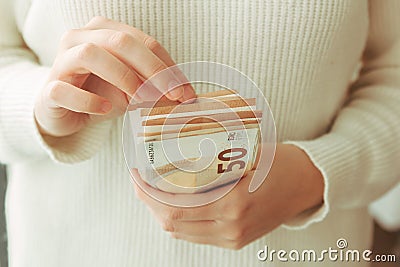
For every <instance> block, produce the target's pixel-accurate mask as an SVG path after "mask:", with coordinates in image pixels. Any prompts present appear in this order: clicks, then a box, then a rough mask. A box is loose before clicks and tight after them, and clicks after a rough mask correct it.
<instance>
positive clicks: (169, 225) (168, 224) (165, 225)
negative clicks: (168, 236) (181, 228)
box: [161, 220, 175, 233]
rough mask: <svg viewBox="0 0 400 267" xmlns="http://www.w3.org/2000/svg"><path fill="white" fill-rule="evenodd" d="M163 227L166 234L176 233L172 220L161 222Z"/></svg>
mask: <svg viewBox="0 0 400 267" xmlns="http://www.w3.org/2000/svg"><path fill="white" fill-rule="evenodd" d="M161 227H162V229H163V230H164V231H166V232H171V233H173V232H174V231H175V228H174V224H173V223H172V221H171V220H163V221H162V222H161Z"/></svg>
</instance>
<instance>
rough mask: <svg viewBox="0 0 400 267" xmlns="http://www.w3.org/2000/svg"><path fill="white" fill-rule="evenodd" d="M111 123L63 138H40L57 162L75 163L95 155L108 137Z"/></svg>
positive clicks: (91, 127) (95, 126) (87, 128)
mask: <svg viewBox="0 0 400 267" xmlns="http://www.w3.org/2000/svg"><path fill="white" fill-rule="evenodd" d="M111 125H112V121H111V120H108V121H104V122H101V123H96V124H93V125H91V126H87V127H85V128H84V129H82V130H81V131H79V132H77V133H75V134H72V135H69V136H64V137H52V136H46V135H44V136H41V135H40V133H39V131H38V130H37V134H38V135H39V138H40V139H41V143H42V144H43V147H44V148H45V150H46V151H47V152H48V154H49V156H50V157H51V158H52V159H53V160H54V161H57V162H62V163H76V162H80V161H84V160H87V159H89V158H91V157H92V156H93V155H94V154H96V153H97V152H98V151H99V149H100V148H101V147H102V146H103V145H104V143H105V141H106V140H107V138H108V137H109V134H110V130H111Z"/></svg>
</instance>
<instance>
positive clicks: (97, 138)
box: [0, 63, 112, 163]
mask: <svg viewBox="0 0 400 267" xmlns="http://www.w3.org/2000/svg"><path fill="white" fill-rule="evenodd" d="M21 68H24V69H22V70H21V73H23V74H22V77H21V75H20V77H21V78H20V79H18V80H16V79H15V78H13V79H8V80H6V81H4V80H3V82H4V83H3V84H2V87H3V88H4V89H3V90H4V91H3V92H2V95H3V96H5V97H4V98H0V122H1V125H0V127H1V129H2V131H1V132H0V135H1V136H0V140H2V141H1V142H0V149H1V150H2V151H1V152H2V154H4V155H7V158H6V160H7V161H9V162H11V161H19V160H30V159H37V158H41V157H46V156H49V157H50V158H52V159H53V160H54V161H56V162H63V163H74V162H79V161H83V160H86V159H89V158H90V157H92V156H93V155H94V154H95V153H97V152H98V151H99V149H100V148H101V147H102V146H103V144H104V141H105V140H106V139H107V138H108V136H109V133H110V129H111V124H112V121H110V120H109V121H105V122H102V123H97V124H93V125H90V126H87V127H85V128H84V129H83V130H81V131H80V132H78V133H76V134H73V135H70V136H66V137H50V136H42V135H41V134H40V133H39V130H38V127H37V124H36V120H35V117H34V106H35V100H36V98H37V96H38V94H39V93H40V90H41V88H43V86H44V85H45V82H46V80H47V77H48V73H49V68H47V67H43V66H37V65H34V67H32V64H30V63H27V64H25V65H23V66H22V67H21ZM9 76H10V77H15V76H16V74H15V75H9Z"/></svg>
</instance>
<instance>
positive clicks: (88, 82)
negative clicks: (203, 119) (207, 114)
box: [34, 17, 195, 136]
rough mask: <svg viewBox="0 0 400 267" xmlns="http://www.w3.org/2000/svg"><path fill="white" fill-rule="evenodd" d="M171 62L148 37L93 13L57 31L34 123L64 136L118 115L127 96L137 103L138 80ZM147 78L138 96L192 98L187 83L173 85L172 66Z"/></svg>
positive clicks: (176, 78)
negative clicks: (59, 33)
mask: <svg viewBox="0 0 400 267" xmlns="http://www.w3.org/2000/svg"><path fill="white" fill-rule="evenodd" d="M172 65H175V63H174V61H173V60H172V59H171V57H170V56H169V54H168V52H167V51H166V50H165V49H164V48H163V47H162V46H161V45H160V44H159V43H158V42H157V41H156V40H154V39H153V38H152V37H150V36H148V35H147V34H145V33H143V32H141V31H140V30H138V29H136V28H133V27H130V26H128V25H125V24H121V23H118V22H115V21H111V20H108V19H104V18H101V17H96V18H94V19H92V20H91V21H90V22H89V23H88V24H87V25H86V26H85V27H83V28H81V29H77V30H70V31H68V32H67V33H66V34H65V35H64V36H63V38H62V40H61V44H60V48H59V52H58V55H57V57H56V59H55V61H54V64H53V66H52V68H51V71H50V75H49V79H48V82H47V84H46V86H45V87H44V89H43V90H42V91H41V93H40V95H39V97H38V98H37V101H36V104H35V110H34V114H35V119H36V122H37V124H38V128H39V130H40V132H41V133H42V134H47V135H52V136H66V135H70V134H73V133H76V132H78V131H79V130H81V129H82V128H83V127H85V126H86V125H87V124H89V123H94V122H99V121H103V120H107V119H110V118H113V117H117V116H120V115H122V114H123V113H124V112H125V109H126V106H127V105H128V103H129V100H130V99H131V97H133V98H134V99H135V100H136V101H138V102H141V100H142V98H143V94H142V95H139V94H137V93H136V90H137V89H138V88H139V87H140V85H141V84H142V82H143V81H144V80H146V79H148V78H150V77H151V76H153V75H154V74H156V73H158V72H160V71H163V70H165V69H167V68H168V67H169V66H172ZM151 81H152V85H153V86H154V88H153V91H152V90H150V89H151V88H150V89H149V91H151V92H144V93H145V96H144V97H148V96H149V95H150V96H154V99H152V100H155V99H157V98H158V97H159V96H160V95H161V96H162V95H163V94H166V97H168V98H169V99H172V100H179V101H182V102H183V101H186V100H188V99H191V98H194V97H195V94H194V90H193V88H192V87H191V86H190V85H185V86H179V87H176V85H177V84H179V83H182V82H185V81H186V80H185V79H184V77H183V74H182V73H178V72H177V71H176V70H174V71H170V70H167V71H164V72H162V75H158V76H156V78H153V79H152V80H151ZM172 88H175V89H174V90H169V89H172ZM146 89H147V88H146ZM167 90H169V91H168V92H167ZM141 93H143V92H141ZM157 93H158V95H157Z"/></svg>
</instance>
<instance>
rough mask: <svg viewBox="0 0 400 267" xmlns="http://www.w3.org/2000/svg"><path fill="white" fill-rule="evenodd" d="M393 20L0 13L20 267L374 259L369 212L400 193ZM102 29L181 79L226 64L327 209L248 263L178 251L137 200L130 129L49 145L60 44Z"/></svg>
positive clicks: (228, 12)
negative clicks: (143, 42) (310, 166)
mask: <svg viewBox="0 0 400 267" xmlns="http://www.w3.org/2000/svg"><path fill="white" fill-rule="evenodd" d="M399 14H400V1H398V0H370V1H368V0H301V1H300V0H242V1H237V0H234V1H233V0H198V1H196V0H191V1H189V0H131V1H128V0H108V1H106V0H98V1H95V0H41V1H32V0H19V1H12V0H0V18H1V22H0V161H3V162H6V163H8V164H9V169H8V171H9V183H8V192H7V203H6V208H7V222H8V237H9V253H10V264H11V266H12V267H17V266H18V267H22V266H24V267H25V266H26V267H28V266H29V267H31V266H34V267H36V266H37V267H50V266H51V267H53V266H58V267H63V266H96V267H102V266H118V267H119V266H174V267H175V266H258V264H260V265H263V266H268V264H271V266H272V265H273V266H279V261H278V260H274V262H273V263H268V261H267V262H264V263H261V262H260V261H258V259H257V252H258V251H259V250H260V249H263V248H264V246H265V245H268V248H269V249H275V250H279V249H285V250H287V251H290V250H292V249H298V250H302V249H315V250H317V251H321V250H323V249H328V248H329V247H332V248H337V247H336V240H337V239H338V238H345V239H346V240H347V242H348V248H351V249H357V248H359V249H366V248H368V247H369V246H370V241H371V230H372V229H371V225H372V224H371V219H370V217H369V215H368V212H367V205H368V204H369V203H370V202H371V201H372V200H374V199H375V198H377V197H378V196H380V195H382V194H383V193H384V192H386V191H387V190H388V189H389V188H390V187H392V186H393V185H394V184H395V183H396V181H398V179H399V177H400V167H399V166H400V165H399V159H400V67H399V66H400V26H399V25H400V16H399ZM95 15H101V16H105V17H108V18H111V19H114V20H119V21H122V22H125V23H127V24H130V25H133V26H135V27H137V28H139V29H141V30H143V31H144V32H146V33H148V34H150V35H152V36H154V37H155V38H156V39H157V40H159V41H160V42H161V43H162V44H163V45H164V46H165V47H166V48H167V50H169V52H170V54H171V55H172V57H173V58H174V59H175V60H176V62H178V63H180V62H188V61H195V60H201V61H213V62H220V63H224V64H228V65H230V66H232V67H235V68H237V69H239V70H240V71H242V72H243V73H245V74H246V75H248V76H249V77H250V78H251V79H252V80H254V81H255V83H256V84H257V85H258V86H259V87H260V88H262V89H263V90H264V94H265V95H266V97H267V99H268V101H269V102H270V105H271V108H272V111H273V114H274V116H275V120H276V126H277V134H278V139H279V141H281V142H289V141H290V142H294V144H296V145H298V146H299V147H301V148H302V149H304V150H305V151H306V152H307V153H308V155H309V156H310V158H311V159H312V161H313V162H314V164H315V165H316V166H317V167H318V168H319V169H320V170H321V172H322V174H323V176H324V179H325V193H324V200H325V203H324V205H323V206H322V207H321V208H319V209H318V210H314V211H310V212H308V213H307V214H302V215H301V216H298V218H295V219H293V220H292V221H291V222H290V223H289V224H288V225H287V226H283V227H280V228H278V229H276V230H275V231H273V232H272V233H270V234H268V235H266V236H264V237H262V238H261V239H259V240H257V241H255V242H253V243H252V244H250V245H248V246H246V247H245V248H243V249H242V250H240V251H230V250H225V249H221V248H216V247H211V246H203V245H196V244H191V243H187V242H185V241H179V240H173V239H172V238H170V236H169V234H167V233H164V232H163V230H162V229H161V228H160V227H159V226H158V224H157V223H156V222H155V220H154V219H153V218H152V216H151V215H150V213H149V212H148V211H147V209H146V208H145V206H144V204H142V203H140V202H139V201H138V200H136V199H135V197H134V190H133V187H132V184H131V181H130V178H129V174H128V172H127V168H126V167H125V164H124V160H123V155H122V146H121V126H122V124H121V119H117V120H114V121H108V122H105V123H102V124H99V125H96V126H94V127H92V128H88V129H86V130H84V131H82V132H80V133H78V134H75V135H73V136H70V137H65V138H62V139H59V140H56V142H52V141H51V140H50V141H49V140H46V141H45V140H43V139H42V137H41V136H40V134H39V133H38V131H37V129H36V127H35V123H34V119H33V102H34V98H35V95H37V92H38V91H39V90H40V89H41V88H42V86H43V84H44V81H45V80H46V78H47V75H48V72H49V68H50V66H51V65H52V62H53V60H54V57H55V54H56V50H57V47H58V44H59V40H60V36H61V35H62V34H63V32H64V31H66V30H68V29H71V28H78V27H81V26H83V25H85V24H86V23H87V22H88V21H89V20H90V19H91V18H92V17H93V16H95ZM363 55H364V60H363V66H362V67H363V68H362V70H361V72H360V75H359V77H358V79H357V82H356V83H355V84H352V83H351V80H352V77H353V74H354V72H355V70H356V69H357V66H358V65H359V62H361V59H362V56H363ZM53 141H54V140H53ZM265 205H268V203H265ZM289 225H290V226H289ZM331 264H333V263H332V262H330V261H329V260H326V261H325V262H323V263H320V266H330V265H331ZM358 264H359V266H366V265H367V264H366V263H365V262H361V263H358ZM310 265H311V264H310V263H307V262H306V263H303V265H302V264H299V265H296V266H310ZM284 266H287V265H284ZM289 266H290V264H289ZM335 266H346V265H345V263H339V264H338V265H335ZM351 266H353V265H351ZM357 266H358V265H357Z"/></svg>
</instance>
